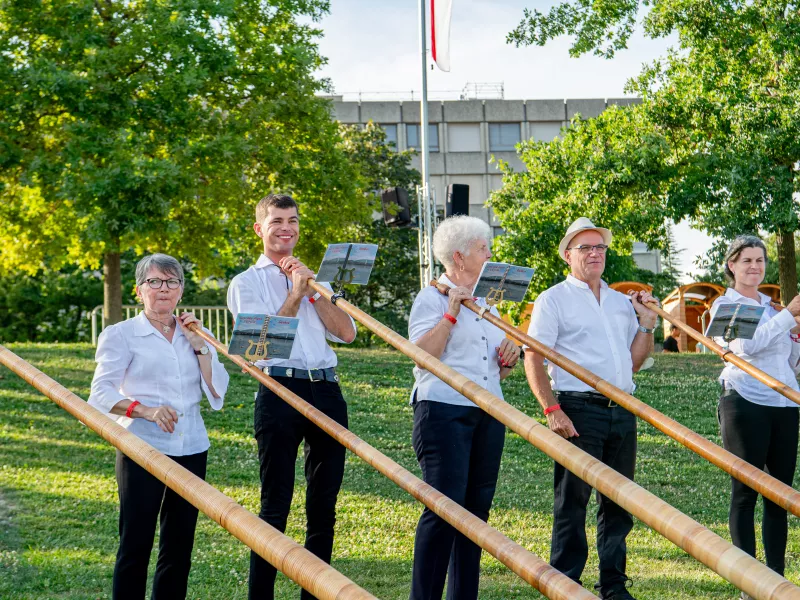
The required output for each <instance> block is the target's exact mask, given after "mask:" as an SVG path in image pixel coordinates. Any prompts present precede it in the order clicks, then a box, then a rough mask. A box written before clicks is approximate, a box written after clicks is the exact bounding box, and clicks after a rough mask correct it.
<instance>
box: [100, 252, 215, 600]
mask: <svg viewBox="0 0 800 600" xmlns="http://www.w3.org/2000/svg"><path fill="white" fill-rule="evenodd" d="M136 294H137V296H138V297H139V299H140V300H141V301H142V303H143V304H144V310H143V311H142V313H141V314H139V315H138V316H137V317H135V318H133V319H129V320H127V321H123V322H122V323H118V324H116V325H112V326H111V327H108V328H106V329H105V330H104V331H103V333H102V334H101V335H100V339H99V342H98V346H97V355H96V361H97V368H96V370H95V373H94V379H93V380H92V392H91V395H90V396H89V404H90V405H92V406H94V407H95V408H97V409H98V410H100V411H102V412H105V413H107V414H109V416H111V415H114V416H115V417H116V421H117V422H118V423H119V424H120V425H122V426H123V427H125V428H127V429H128V430H129V431H130V432H131V433H134V434H136V435H137V436H139V437H140V438H142V439H143V440H144V441H146V442H147V443H148V444H150V445H151V446H153V447H155V448H156V449H157V450H159V451H161V452H163V453H164V454H166V455H167V456H169V457H170V458H172V459H173V460H174V461H175V462H177V463H179V464H180V465H182V466H184V467H185V468H187V469H188V470H189V471H191V472H192V473H194V474H195V475H197V476H198V477H201V478H205V474H206V460H207V456H208V448H209V441H208V434H207V433H206V428H205V425H204V424H203V419H202V417H201V416H200V401H201V399H202V395H203V393H204V394H205V395H206V397H207V398H208V400H209V403H210V404H211V408H213V409H214V410H219V409H220V408H222V402H223V398H224V396H225V391H226V390H227V388H228V373H227V372H226V371H225V368H224V367H223V366H222V364H221V363H220V362H219V359H218V357H217V354H216V351H215V350H214V349H213V348H211V347H209V346H207V345H206V343H205V341H204V340H203V338H201V337H200V336H199V335H198V334H196V333H193V332H191V331H189V329H188V328H187V326H188V325H189V324H191V323H196V322H197V319H196V318H195V317H194V316H193V315H192V314H190V313H184V314H182V315H181V316H180V317H175V316H173V311H174V310H175V307H176V306H177V304H178V301H179V300H180V298H181V295H182V294H183V268H182V267H181V264H180V263H179V262H178V261H177V260H175V259H174V258H172V257H171V256H167V255H165V254H153V255H150V256H146V257H145V258H143V259H142V260H140V261H139V263H138V264H137V265H136ZM116 474H117V485H118V488H119V499H120V516H119V534H120V545H119V550H118V552H117V560H116V564H115V565H114V582H113V598H114V599H115V600H120V599H127V598H131V599H134V598H135V599H137V600H141V599H142V598H144V596H145V585H146V583H147V565H148V562H149V560H150V552H151V550H152V548H153V539H154V536H155V529H156V521H157V520H158V518H159V513H160V523H161V529H160V537H159V553H158V563H157V565H156V572H155V576H154V578H153V594H152V598H153V599H154V600H158V599H159V598H161V599H170V600H171V599H175V598H185V597H186V588H187V582H188V579H189V569H190V567H191V556H192V546H193V543H194V531H195V526H196V524H197V509H196V508H194V507H193V506H192V505H191V504H189V503H188V502H187V501H186V500H184V499H182V498H181V497H180V496H179V495H178V494H176V493H175V492H173V491H172V490H170V489H168V488H166V486H165V485H164V484H163V483H161V482H160V481H159V480H158V479H156V478H155V477H153V476H152V475H150V474H149V473H148V472H147V471H146V470H145V469H143V468H142V467H140V466H139V465H137V464H136V463H135V462H133V461H132V460H131V459H130V458H128V457H127V456H125V455H124V454H122V453H121V452H117V459H116Z"/></svg>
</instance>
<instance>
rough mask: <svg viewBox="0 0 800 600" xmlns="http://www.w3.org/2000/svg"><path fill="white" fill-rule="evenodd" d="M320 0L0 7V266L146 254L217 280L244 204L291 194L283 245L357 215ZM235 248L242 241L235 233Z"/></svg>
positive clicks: (317, 248) (116, 279) (116, 313)
mask: <svg viewBox="0 0 800 600" xmlns="http://www.w3.org/2000/svg"><path fill="white" fill-rule="evenodd" d="M327 8H328V2H327V1H326V0H302V1H300V2H297V1H295V0H271V1H270V2H263V1H261V0H223V1H219V0H171V1H160V0H138V1H135V2H128V1H123V0H102V1H99V2H98V1H93V0H79V1H76V2H50V3H41V2H28V1H25V2H23V1H19V2H10V1H9V2H2V3H0V56H2V60H0V221H2V222H3V224H4V227H3V230H2V231H1V232H0V269H2V271H3V272H6V273H9V272H14V271H17V270H24V271H27V272H29V273H35V272H37V271H39V270H40V269H42V268H50V269H55V270H57V269H59V268H60V267H61V266H62V265H65V264H71V263H77V264H79V265H81V266H84V267H91V268H96V267H98V266H99V265H101V264H102V268H103V275H104V304H105V314H106V317H107V319H108V320H109V322H115V321H117V320H119V319H120V318H121V310H120V305H121V298H122V293H121V285H122V283H121V276H120V255H121V253H123V252H124V251H126V250H128V249H132V250H134V251H135V252H136V253H137V254H141V253H144V252H146V251H155V250H159V251H163V252H168V253H170V254H173V255H175V256H177V257H190V259H191V262H192V263H193V264H194V265H195V268H196V272H197V273H198V274H199V275H201V276H202V275H208V274H218V273H219V272H220V271H221V270H222V269H223V268H224V267H225V266H226V265H231V264H237V263H241V262H243V261H244V257H245V256H247V255H252V253H253V252H254V251H256V248H257V244H256V242H257V239H256V238H255V236H252V235H251V234H250V225H251V224H252V220H253V217H252V207H253V203H254V201H255V200H256V199H257V198H259V197H260V196H262V195H264V194H265V193H266V192H267V191H269V190H270V189H282V190H288V191H290V192H292V193H293V194H295V196H296V197H297V199H298V200H299V201H300V203H301V207H302V218H303V220H304V225H305V227H306V229H307V230H311V231H314V232H315V235H313V236H305V238H304V240H303V242H302V245H301V246H300V248H299V249H298V252H299V253H301V254H302V256H303V257H304V258H305V259H306V260H308V261H310V262H313V261H315V260H318V259H319V257H320V256H321V253H322V250H323V249H324V240H325V239H326V237H332V236H333V232H334V231H337V230H341V228H343V227H345V226H346V225H348V224H349V223H351V222H352V221H360V220H364V219H368V218H369V215H370V210H369V206H368V203H367V202H366V200H365V196H364V194H363V193H361V192H360V190H359V189H358V187H357V185H358V181H359V178H358V177H357V175H356V174H355V173H354V171H353V169H352V166H351V165H350V164H349V163H348V161H347V158H346V156H345V154H344V153H343V152H341V151H340V149H339V147H340V146H339V136H338V128H337V125H336V123H334V122H333V121H332V119H331V117H330V114H329V105H328V103H327V101H325V100H323V99H322V98H319V97H316V96H315V94H316V93H317V92H319V91H321V90H324V89H325V87H326V82H325V81H321V80H318V79H315V78H314V72H315V71H316V70H317V69H318V68H319V67H320V66H321V65H322V64H323V62H324V61H323V59H322V58H321V57H320V56H319V54H318V49H317V46H316V43H315V39H316V37H317V36H318V35H319V31H318V30H316V29H315V28H314V27H313V25H307V24H301V23H300V21H301V20H302V21H303V22H309V21H311V22H313V21H315V20H317V19H318V18H319V17H320V16H321V15H322V14H323V13H324V12H325V11H326V10H327ZM243 240H246V242H245V243H242V241H243Z"/></svg>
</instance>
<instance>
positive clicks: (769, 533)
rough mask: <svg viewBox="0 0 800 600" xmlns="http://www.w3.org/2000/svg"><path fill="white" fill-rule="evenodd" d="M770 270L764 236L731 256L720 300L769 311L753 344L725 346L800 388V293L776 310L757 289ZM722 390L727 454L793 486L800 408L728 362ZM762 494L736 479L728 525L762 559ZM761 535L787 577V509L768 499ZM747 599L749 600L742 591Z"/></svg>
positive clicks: (736, 247)
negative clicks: (799, 332) (758, 523)
mask: <svg viewBox="0 0 800 600" xmlns="http://www.w3.org/2000/svg"><path fill="white" fill-rule="evenodd" d="M766 268H767V248H766V246H765V245H764V242H762V241H761V239H760V238H758V237H756V236H753V235H740V236H739V237H737V238H736V239H735V240H733V242H732V243H731V245H730V246H729V247H728V251H727V253H726V255H725V275H726V277H727V278H728V281H729V282H730V287H729V288H728V289H727V291H726V292H725V294H724V295H723V296H720V297H719V298H717V299H716V300H715V301H714V306H715V307H716V306H719V305H721V304H730V303H737V304H744V305H747V306H760V307H763V308H764V313H763V314H762V315H761V320H760V322H759V324H758V327H756V331H755V334H754V335H753V337H752V339H749V340H745V339H735V340H732V341H730V342H726V341H725V340H724V339H722V338H717V342H718V343H720V344H727V345H728V349H729V350H730V351H731V352H733V353H734V354H736V355H737V356H739V357H741V358H743V359H744V360H746V361H747V362H749V363H750V364H752V365H753V366H755V367H758V368H759V369H761V370H762V371H764V372H766V373H768V374H769V375H772V376H773V377H775V378H776V379H778V380H780V381H781V382H783V383H785V384H786V385H787V386H789V387H791V388H792V389H794V390H797V389H798V387H797V378H796V377H795V367H796V365H797V356H798V350H797V346H799V345H800V344H798V341H797V340H798V337H797V336H793V335H792V330H793V329H794V328H795V327H796V326H797V319H798V317H800V296H795V297H794V298H793V299H792V301H791V302H789V304H788V306H787V307H786V308H784V309H781V310H777V309H776V308H775V307H773V306H772V304H771V302H770V300H771V299H770V297H769V296H767V295H765V294H762V293H761V292H759V291H758V286H759V285H760V284H761V282H762V281H764V275H765V273H766ZM719 379H720V383H721V384H722V388H723V392H722V397H721V398H720V400H719V408H718V411H717V414H718V418H719V423H720V430H721V434H722V443H723V445H724V446H725V449H726V450H729V451H731V452H733V453H734V454H735V455H736V456H738V457H739V458H741V459H743V460H746V461H747V462H749V463H750V464H752V465H755V466H756V467H758V468H759V469H764V470H766V471H767V472H768V473H769V474H770V475H772V476H773V477H775V478H777V479H779V480H780V481H782V482H784V483H786V484H787V485H792V480H793V479H794V472H795V467H796V466H797V442H798V424H799V423H800V420H799V419H798V409H797V405H796V404H795V403H794V402H792V401H791V400H788V399H786V398H784V397H783V396H781V395H780V394H779V393H778V392H776V391H775V390H773V389H771V388H769V387H767V386H766V385H764V384H763V383H761V382H760V381H758V380H756V379H755V378H754V377H752V376H751V375H748V374H747V373H745V372H744V371H742V370H741V369H739V368H738V367H736V366H734V365H732V364H730V363H727V364H726V366H725V368H724V369H723V370H722V373H721V374H720V377H719ZM757 500H758V492H756V491H755V490H753V489H750V488H749V487H747V486H746V485H745V484H743V483H741V482H740V481H738V480H737V479H734V478H731V507H730V513H729V515H728V524H729V526H730V530H731V539H732V540H733V543H734V545H735V546H736V547H738V548H741V549H742V550H744V551H745V552H747V553H748V554H750V555H751V556H755V555H756V535H755V524H754V520H755V507H756V501H757ZM761 534H762V537H763V539H764V553H765V555H766V562H767V566H768V567H769V568H770V569H772V570H773V571H775V572H777V573H780V574H781V575H783V572H784V568H785V565H786V543H787V535H788V523H787V515H786V511H785V510H784V509H783V508H781V507H780V506H778V505H777V504H775V503H773V502H771V501H769V500H767V499H766V498H764V517H763V525H762V528H761ZM742 598H749V596H747V595H746V594H744V593H742Z"/></svg>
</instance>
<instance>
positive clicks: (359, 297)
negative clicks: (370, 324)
mask: <svg viewBox="0 0 800 600" xmlns="http://www.w3.org/2000/svg"><path fill="white" fill-rule="evenodd" d="M341 130H342V139H343V142H342V145H343V147H344V149H345V151H346V152H347V153H348V155H349V157H350V160H351V163H352V164H353V165H354V167H355V168H356V170H357V171H358V172H359V173H360V175H361V176H362V177H363V178H364V180H365V189H369V190H371V192H370V197H371V199H372V202H373V206H374V208H375V210H380V200H379V197H378V193H379V191H380V190H382V189H384V188H388V187H394V186H399V187H402V188H405V189H406V190H408V191H409V195H410V197H411V199H413V198H414V192H413V190H414V189H415V186H416V185H417V184H418V183H419V173H418V172H417V171H416V170H415V169H413V168H412V167H411V157H412V155H413V152H412V151H408V150H406V151H403V152H397V151H396V150H395V149H394V148H392V147H391V146H389V145H388V144H386V134H385V132H384V130H383V129H382V128H381V127H379V126H377V125H375V124H373V123H368V124H367V126H366V127H364V128H363V129H362V128H360V127H358V126H347V125H342V126H341ZM410 204H412V205H413V206H412V210H413V212H416V210H415V209H416V206H415V202H414V201H413V200H411V201H410ZM349 235H350V236H351V238H350V239H354V240H358V241H359V242H363V243H368V244H378V256H377V257H376V260H375V267H374V268H373V270H372V274H371V276H370V281H369V284H368V285H364V286H352V287H351V288H350V289H349V290H348V295H349V296H348V297H350V298H351V299H352V300H353V302H354V303H355V304H357V305H358V306H359V307H361V308H362V309H364V310H365V311H367V312H368V313H369V314H370V315H372V316H373V317H375V318H376V319H378V320H379V321H381V322H382V323H384V324H385V325H388V326H389V327H391V328H392V329H394V330H395V331H397V332H399V333H401V334H403V335H405V331H406V329H407V327H408V314H409V313H410V312H411V305H412V303H413V302H414V298H415V297H416V294H417V292H418V291H419V286H420V281H419V255H418V250H417V230H416V229H412V228H410V227H406V228H393V227H392V228H390V227H387V226H386V225H385V224H384V222H383V218H382V217H381V218H378V219H375V220H373V221H372V222H371V223H357V224H354V225H353V227H352V228H351V229H350V231H349ZM375 339H376V336H375V335H374V334H373V333H372V332H370V331H369V330H367V329H365V328H363V327H360V328H359V335H358V341H359V343H364V344H365V345H368V346H369V345H371V344H372V342H373V341H374V340H375Z"/></svg>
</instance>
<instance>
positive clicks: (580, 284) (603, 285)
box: [567, 274, 608, 290]
mask: <svg viewBox="0 0 800 600" xmlns="http://www.w3.org/2000/svg"><path fill="white" fill-rule="evenodd" d="M567 283H571V284H572V285H574V286H575V287H579V288H581V289H584V290H588V289H589V284H588V283H586V282H585V281H581V280H580V279H578V278H577V277H574V276H572V275H571V274H570V275H567ZM607 287H608V284H607V283H606V282H605V281H603V280H602V279H601V280H600V288H601V289H602V288H607Z"/></svg>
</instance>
